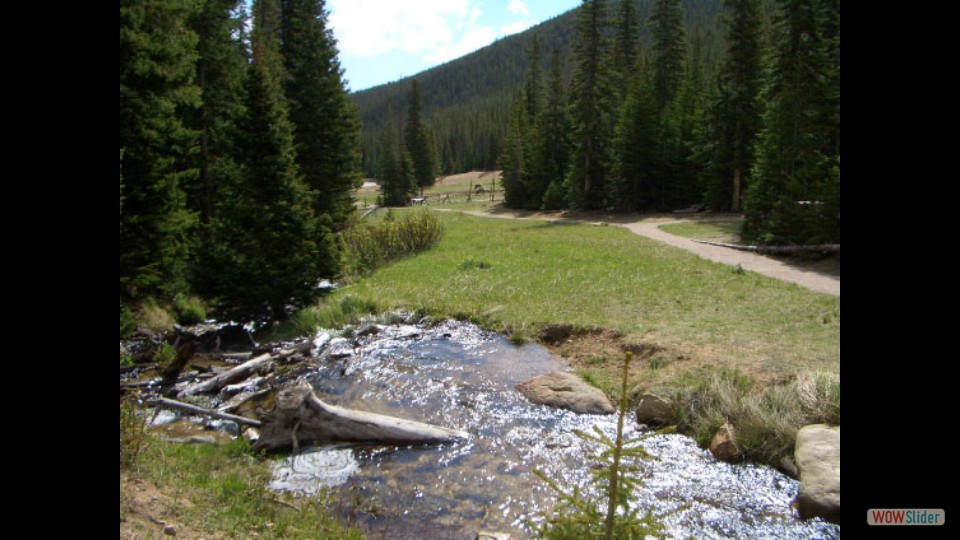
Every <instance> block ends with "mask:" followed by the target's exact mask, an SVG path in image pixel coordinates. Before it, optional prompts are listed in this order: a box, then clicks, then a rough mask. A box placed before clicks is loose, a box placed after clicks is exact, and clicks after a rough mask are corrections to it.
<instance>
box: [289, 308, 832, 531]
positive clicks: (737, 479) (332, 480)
mask: <svg viewBox="0 0 960 540" xmlns="http://www.w3.org/2000/svg"><path fill="white" fill-rule="evenodd" d="M377 328H378V329H379V333H377V334H376V335H368V336H366V337H362V338H358V339H357V340H356V342H354V340H352V339H351V340H346V339H334V340H332V341H330V342H328V343H325V344H324V345H323V346H324V347H327V348H329V349H330V353H331V358H333V359H331V360H329V361H328V362H327V363H326V364H325V366H324V367H323V368H321V369H320V370H319V371H318V372H317V373H315V374H313V375H311V376H310V377H309V381H310V382H311V384H312V385H313V386H314V388H315V390H316V393H317V394H318V395H319V396H320V397H321V398H322V399H325V400H327V401H328V402H331V403H335V404H337V405H342V406H345V407H350V408H355V409H361V410H367V411H372V412H378V413H382V414H390V415H394V416H399V417H403V418H409V419H413V420H420V421H424V422H430V423H433V424H438V425H442V426H446V427H451V428H456V429H460V430H464V431H467V432H468V433H470V438H469V439H468V440H466V441H463V442H458V443H455V444H447V445H433V446H416V447H395V446H391V447H384V446H364V445H334V446H327V447H321V448H316V449H313V450H310V451H305V452H301V453H300V454H298V455H295V456H291V457H288V458H286V459H284V460H282V461H278V462H277V464H276V465H275V472H274V479H273V482H272V484H271V487H272V488H274V489H276V490H289V491H294V492H301V493H306V494H312V493H316V492H317V491H319V490H321V489H332V490H334V492H336V493H337V496H336V497H334V499H335V500H338V501H341V504H342V505H344V506H343V508H341V510H342V511H344V512H345V513H347V514H349V515H350V516H352V517H353V518H355V519H356V520H357V521H358V522H359V524H360V525H361V526H362V528H363V529H364V532H365V536H366V537H369V538H391V539H406V538H410V539H413V538H416V539H421V538H438V539H441V538H451V539H454V538H455V539H464V540H467V539H469V540H472V539H473V538H475V537H476V535H477V532H478V531H481V530H485V531H500V532H506V533H509V534H510V535H511V536H512V537H513V538H526V537H528V536H529V535H530V534H531V532H532V529H531V527H530V525H531V524H532V523H538V522H540V521H542V515H543V512H545V511H547V510H549V509H550V508H551V507H552V506H553V505H554V504H555V502H556V495H555V493H554V492H553V491H552V490H551V489H550V488H549V487H548V486H547V485H546V484H545V483H544V482H543V481H542V480H541V479H540V478H538V477H537V476H535V475H534V474H533V472H532V471H533V470H534V469H537V470H540V471H543V472H544V473H546V475H547V476H548V477H549V478H551V479H553V480H554V481H556V482H557V483H558V484H559V485H560V486H561V487H562V488H564V489H565V490H569V489H571V488H572V487H573V486H580V487H581V489H589V486H588V482H587V480H588V477H589V470H590V467H591V466H592V465H593V464H595V463H596V459H595V456H596V455H597V454H598V452H599V445H596V444H595V443H592V442H589V441H584V440H582V439H581V438H579V437H577V436H576V435H575V434H574V433H573V430H575V429H579V430H584V431H591V430H592V429H593V427H594V426H597V427H599V428H600V429H601V430H602V431H603V432H604V433H606V434H608V435H609V436H610V437H614V436H615V433H616V416H615V415H611V416H597V415H579V414H575V413H572V412H568V411H563V410H557V409H552V408H549V407H545V406H541V405H534V404H532V403H530V402H528V401H527V400H526V399H525V398H524V397H523V396H522V395H521V394H520V393H519V392H518V391H516V390H515V389H514V386H515V385H516V384H517V383H519V382H521V381H523V380H526V379H528V378H530V377H533V376H536V375H540V374H543V373H547V372H549V371H555V370H565V369H567V367H566V365H565V364H564V363H563V362H562V361H561V360H560V359H559V358H557V357H555V356H552V355H551V354H550V353H549V352H548V351H547V350H546V349H544V348H543V347H540V346H537V345H524V346H522V347H516V346H514V345H512V344H511V343H509V342H508V341H507V340H506V339H504V338H503V337H502V336H500V335H497V334H493V333H490V332H486V331H484V330H482V329H480V328H479V327H477V326H474V325H471V324H468V323H462V322H455V321H447V322H444V323H442V324H440V325H437V326H433V327H429V328H425V327H421V326H414V325H389V326H379V327H377ZM323 341H326V340H325V339H324V340H323ZM357 344H359V346H358V347H357V346H356V345H357ZM626 425H627V429H626V435H627V436H628V437H639V436H641V433H640V432H639V430H638V426H637V425H636V422H635V420H634V419H633V418H628V421H627V423H626ZM644 446H645V447H646V448H647V450H648V451H649V453H650V454H652V455H653V456H655V457H657V458H658V459H656V460H644V461H641V462H638V463H636V465H637V466H638V467H639V471H638V473H637V475H638V476H639V477H640V478H642V479H643V482H644V487H643V488H642V489H641V490H640V491H639V492H638V493H636V494H635V500H634V501H633V502H634V503H635V504H637V505H640V506H641V507H642V508H644V509H647V508H649V509H652V510H653V511H654V514H655V515H658V516H661V520H662V522H663V523H664V524H665V526H666V530H667V534H668V535H669V536H670V537H672V538H698V539H699V538H797V539H800V538H804V539H808V538H839V536H840V530H839V527H837V526H835V525H832V524H829V523H825V522H823V521H820V520H811V521H800V520H798V519H797V518H796V512H795V510H793V509H791V507H790V502H791V501H792V500H793V499H794V497H795V496H796V494H797V491H798V489H799V485H798V484H797V482H796V481H794V480H793V479H791V478H789V477H787V476H785V475H783V474H781V473H780V472H778V471H776V470H774V469H771V468H768V467H761V466H756V465H730V464H726V463H722V462H719V461H717V460H716V459H714V458H713V456H712V455H711V454H710V452H709V451H706V450H701V449H700V448H698V447H697V445H696V443H695V442H694V441H693V440H692V439H690V438H689V437H685V436H681V435H653V436H649V437H648V438H647V439H645V442H644Z"/></svg>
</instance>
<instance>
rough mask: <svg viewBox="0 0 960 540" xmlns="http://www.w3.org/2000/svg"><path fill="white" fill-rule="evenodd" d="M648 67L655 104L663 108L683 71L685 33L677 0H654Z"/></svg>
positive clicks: (685, 51)
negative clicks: (650, 68) (652, 83)
mask: <svg viewBox="0 0 960 540" xmlns="http://www.w3.org/2000/svg"><path fill="white" fill-rule="evenodd" d="M648 24H650V33H651V35H652V37H653V45H652V48H651V51H652V55H653V58H652V61H651V64H652V68H653V76H654V90H655V92H656V97H657V105H659V106H660V108H661V109H664V108H666V107H667V106H668V105H669V104H670V102H672V101H673V99H674V98H675V97H676V96H677V93H679V91H680V85H681V84H682V82H683V77H684V74H685V72H686V65H687V64H686V60H687V37H686V27H685V26H684V22H683V3H682V1H681V0H655V1H654V3H653V8H652V13H651V14H650V20H649V23H648Z"/></svg>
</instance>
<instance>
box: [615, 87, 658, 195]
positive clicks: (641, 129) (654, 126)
mask: <svg viewBox="0 0 960 540" xmlns="http://www.w3.org/2000/svg"><path fill="white" fill-rule="evenodd" d="M659 123H660V119H659V114H658V110H657V101H656V96H655V95H654V90H653V81H652V79H651V78H650V77H644V78H642V79H641V80H638V81H636V82H635V83H633V84H632V85H631V89H630V94H629V96H628V97H627V101H626V102H625V103H624V106H623V110H622V112H621V115H620V122H619V123H618V124H617V130H616V136H615V138H614V143H613V146H614V156H615V157H614V167H613V174H612V177H611V185H610V197H611V200H612V201H614V206H615V208H616V209H617V210H621V211H628V212H629V211H641V210H650V209H651V208H652V207H654V206H656V205H657V204H658V202H659V199H658V197H657V196H656V195H657V190H656V187H657V186H658V185H659V184H658V177H657V175H658V173H659V172H660V170H659V168H658V164H659V162H658V160H659V156H660V154H661V150H660V148H659V144H660V129H659Z"/></svg>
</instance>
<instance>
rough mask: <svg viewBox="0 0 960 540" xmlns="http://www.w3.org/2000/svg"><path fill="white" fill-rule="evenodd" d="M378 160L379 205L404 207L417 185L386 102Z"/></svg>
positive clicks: (389, 107) (408, 158)
mask: <svg viewBox="0 0 960 540" xmlns="http://www.w3.org/2000/svg"><path fill="white" fill-rule="evenodd" d="M379 159H380V165H379V167H378V172H377V180H378V181H379V184H380V199H381V200H380V204H382V205H384V206H406V205H407V201H408V200H409V198H410V196H411V195H412V194H414V193H415V192H416V186H417V185H416V180H415V179H414V177H413V165H412V163H411V160H410V154H409V153H408V152H407V151H406V149H404V148H403V145H401V144H400V139H399V131H398V130H397V124H396V123H395V122H394V120H393V107H392V105H391V104H390V102H387V117H386V120H385V121H384V123H383V127H382V128H381V130H380V153H379Z"/></svg>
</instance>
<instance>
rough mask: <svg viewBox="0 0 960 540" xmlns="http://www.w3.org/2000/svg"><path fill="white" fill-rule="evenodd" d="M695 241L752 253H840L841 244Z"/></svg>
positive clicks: (695, 240)
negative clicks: (745, 243)
mask: <svg viewBox="0 0 960 540" xmlns="http://www.w3.org/2000/svg"><path fill="white" fill-rule="evenodd" d="M693 241H694V242H699V243H701V244H707V245H708V246H717V247H725V248H730V249H737V250H740V251H752V252H755V253H772V254H777V253H809V252H819V253H840V244H817V245H811V246H743V245H740V244H724V243H722V242H711V241H709V240H697V239H696V238H694V239H693Z"/></svg>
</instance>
